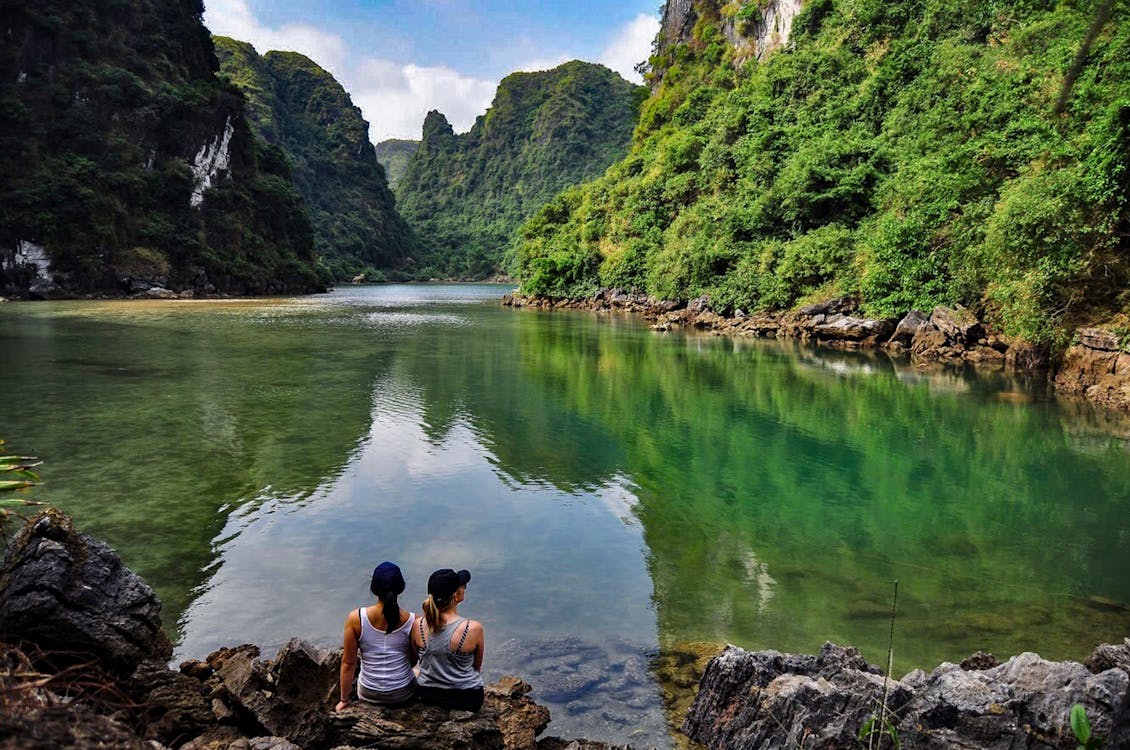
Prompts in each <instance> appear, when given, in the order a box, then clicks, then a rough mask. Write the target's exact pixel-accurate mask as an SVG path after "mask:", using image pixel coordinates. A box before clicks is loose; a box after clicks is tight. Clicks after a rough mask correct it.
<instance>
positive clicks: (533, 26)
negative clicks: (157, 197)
mask: <svg viewBox="0 0 1130 750" xmlns="http://www.w3.org/2000/svg"><path fill="white" fill-rule="evenodd" d="M205 3H206V11H205V15H204V22H205V23H206V24H207V25H208V27H209V28H210V29H211V30H212V31H213V33H217V34H226V35H228V36H233V37H236V38H238V39H242V40H244V41H249V42H251V43H252V44H254V45H255V47H256V49H258V50H259V51H260V52H266V51H268V50H272V49H289V50H296V51H298V52H302V53H304V54H306V55H307V56H309V57H310V58H312V59H313V60H314V61H315V62H317V63H318V64H320V65H321V66H322V67H324V68H326V69H327V70H329V71H330V72H331V73H333V74H334V76H335V77H336V78H337V79H338V80H339V81H341V82H342V84H343V85H344V86H345V87H346V89H347V90H349V92H350V94H351V95H352V97H353V100H354V103H356V104H357V105H358V106H360V107H361V109H362V111H363V112H364V113H365V118H366V119H367V120H369V122H370V123H371V126H370V135H371V136H372V139H373V141H374V142H377V141H380V140H383V139H385V138H390V137H396V138H418V137H419V134H420V126H421V125H422V124H423V119H424V114H425V113H426V112H427V111H428V110H430V109H438V110H440V111H441V112H443V113H444V114H446V115H447V116H448V119H449V120H451V122H452V124H453V125H454V126H455V128H456V130H459V131H463V130H466V129H467V128H469V127H470V126H471V124H472V123H473V122H474V118H475V117H476V116H477V115H479V114H482V113H483V112H484V111H485V110H486V108H487V107H488V106H489V105H490V100H491V98H492V97H493V94H494V89H495V87H496V86H497V85H498V81H499V80H500V79H501V78H502V77H503V76H505V75H506V74H508V73H511V72H513V71H515V70H544V69H546V68H550V67H553V66H554V65H557V64H559V63H562V62H565V61H566V60H571V59H582V60H589V61H592V62H600V63H603V64H605V65H607V66H608V67H610V68H612V69H613V70H616V71H618V72H619V73H620V74H621V75H624V76H625V77H629V78H632V79H633V80H637V81H638V78H637V77H636V76H635V74H634V73H633V72H632V66H633V64H634V63H636V62H639V61H641V60H643V59H644V58H645V57H647V54H648V51H649V49H650V44H651V40H652V38H654V36H655V33H656V31H657V30H658V25H659V21H658V17H659V11H658V8H659V2H657V0H623V1H622V2H612V0H596V1H593V2H564V1H561V2H535V1H534V0H509V1H507V2H503V1H502V0H480V1H479V2H472V1H471V0H415V1H414V2H410V1H409V0H339V1H338V2H332V3H327V2H317V0H286V1H285V2H267V1H265V0H205Z"/></svg>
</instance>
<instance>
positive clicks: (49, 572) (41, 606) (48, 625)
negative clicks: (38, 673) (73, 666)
mask: <svg viewBox="0 0 1130 750" xmlns="http://www.w3.org/2000/svg"><path fill="white" fill-rule="evenodd" d="M0 633H3V634H5V635H7V636H9V637H15V638H25V639H27V640H29V641H32V642H34V643H37V644H39V645H40V646H42V647H43V648H45V649H61V650H66V651H75V652H84V653H89V654H92V655H93V656H95V657H97V658H98V659H99V661H101V662H102V664H103V665H105V666H106V667H107V668H108V669H111V670H113V671H116V672H118V673H120V674H128V673H129V672H131V671H133V669H134V668H135V667H136V666H137V665H138V664H139V663H140V662H141V661H142V660H144V659H148V658H156V659H161V660H164V659H168V658H169V656H171V654H172V647H171V646H170V645H169V641H168V638H167V637H166V636H165V632H164V630H163V629H162V627H161V602H160V600H158V599H157V596H156V594H154V593H153V590H152V589H151V588H149V586H148V585H147V584H146V583H145V581H143V580H141V578H140V577H138V576H137V575H136V574H134V573H133V571H131V570H130V569H129V568H127V567H126V566H125V565H123V564H122V561H121V559H120V558H119V557H118V556H117V555H116V554H115V553H114V551H113V550H112V549H110V548H109V547H108V546H106V545H105V544H103V543H102V542H99V541H96V540H94V539H92V538H90V537H89V536H86V535H85V534H79V533H77V532H76V531H75V530H74V528H73V527H72V525H71V520H70V518H68V517H67V516H66V515H64V514H63V513H61V512H59V511H57V510H54V509H48V510H45V511H42V512H41V513H39V514H37V515H36V516H34V517H33V518H32V519H31V520H30V521H29V523H28V524H27V525H26V526H25V527H24V528H23V529H22V530H21V531H20V532H19V534H17V535H16V538H15V539H14V540H13V542H12V545H11V547H10V548H9V550H8V553H7V555H6V556H5V557H4V561H3V563H2V564H0Z"/></svg>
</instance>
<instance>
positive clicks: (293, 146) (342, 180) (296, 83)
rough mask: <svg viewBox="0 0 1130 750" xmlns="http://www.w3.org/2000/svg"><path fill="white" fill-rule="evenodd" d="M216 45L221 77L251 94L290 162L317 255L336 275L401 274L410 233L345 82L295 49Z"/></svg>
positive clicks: (265, 129) (269, 135) (263, 132)
mask: <svg viewBox="0 0 1130 750" xmlns="http://www.w3.org/2000/svg"><path fill="white" fill-rule="evenodd" d="M215 43H216V53H217V55H218V56H219V58H220V72H221V74H222V75H224V76H226V77H227V78H228V79H229V80H230V81H231V82H232V83H234V84H235V85H236V86H238V87H239V88H240V90H241V91H243V93H244V95H245V96H246V97H247V99H248V103H249V106H248V111H249V114H250V116H251V124H252V126H253V127H254V128H255V131H256V132H257V133H258V134H259V135H260V136H261V137H262V138H263V140H265V141H267V142H268V143H270V144H273V145H275V146H278V147H279V148H281V149H282V151H283V153H285V154H286V156H287V158H288V160H289V161H290V165H291V173H292V175H293V178H294V184H295V186H296V187H297V188H298V191H299V192H300V193H301V194H302V197H303V198H304V199H305V201H306V207H307V209H308V211H309V212H310V220H311V223H312V224H313V226H314V240H315V245H316V246H317V250H318V255H319V256H320V259H321V262H322V263H323V264H324V265H325V267H326V268H327V269H328V270H329V271H330V273H331V274H332V275H333V276H334V278H336V279H349V278H352V277H353V276H354V275H356V274H358V273H364V274H365V276H366V278H368V279H370V280H375V279H380V278H384V276H385V273H386V270H391V272H392V273H394V274H395V273H397V272H398V269H399V272H403V267H404V264H405V262H406V260H408V259H409V258H410V256H411V252H412V248H413V239H412V234H411V232H410V231H409V229H408V227H407V225H406V224H405V223H404V220H403V219H401V218H400V215H399V214H398V213H397V212H396V205H395V199H394V198H393V195H392V192H391V191H390V190H389V187H388V184H387V183H386V181H385V174H384V170H383V168H382V167H381V165H380V164H379V163H378V162H377V156H376V153H375V152H374V150H373V145H372V144H371V143H370V142H369V124H368V123H367V122H365V120H364V119H363V118H362V117H361V110H360V109H358V108H357V107H355V106H354V105H353V102H352V101H351V100H350V98H349V94H348V93H346V91H345V89H344V88H342V86H341V84H340V83H338V82H337V81H336V80H335V79H334V77H333V76H332V75H330V74H329V73H327V72H326V71H325V70H323V69H322V68H320V67H319V66H318V64H317V63H315V62H314V61H312V60H310V59H309V58H307V57H305V56H303V55H300V54H298V53H297V52H268V53H266V54H265V55H263V56H260V55H259V54H258V53H256V51H255V48H254V47H252V46H251V45H250V44H247V43H246V42H239V41H236V40H234V39H228V38H226V37H216V38H215ZM381 269H385V270H381Z"/></svg>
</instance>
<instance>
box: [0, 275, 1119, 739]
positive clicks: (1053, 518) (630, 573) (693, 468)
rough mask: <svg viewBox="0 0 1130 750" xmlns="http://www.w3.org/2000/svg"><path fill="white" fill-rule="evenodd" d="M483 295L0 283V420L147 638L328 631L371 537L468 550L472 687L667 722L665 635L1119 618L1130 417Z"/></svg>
mask: <svg viewBox="0 0 1130 750" xmlns="http://www.w3.org/2000/svg"><path fill="white" fill-rule="evenodd" d="M503 291H504V289H503V288H501V287H497V286H485V285H484V286H441V285H421V286H379V287H359V288H351V289H348V290H341V291H338V292H334V293H332V294H329V295H322V296H317V297H307V298H299V299H288V300H244V301H223V302H216V301H208V302H204V301H199V302H130V301H123V302H67V303H28V304H24V303H20V304H16V303H10V304H6V305H2V306H0V351H3V352H4V354H3V359H2V362H3V364H2V366H0V389H2V392H3V393H4V394H5V398H6V407H5V409H4V416H3V419H2V421H0V436H2V437H4V438H6V439H7V440H8V441H9V444H10V446H11V447H13V448H15V449H17V450H19V451H21V452H30V453H34V454H36V455H39V456H40V457H42V458H43V459H44V460H45V461H46V464H45V466H44V467H43V470H44V471H43V473H44V475H45V478H46V479H47V484H46V485H45V486H44V487H42V488H41V489H39V490H38V491H37V493H36V496H37V497H39V498H42V499H45V500H50V501H51V502H53V503H55V504H56V505H58V506H59V507H62V508H63V509H65V510H67V511H68V512H70V513H72V514H73V515H74V516H75V517H76V519H77V521H78V523H79V524H80V526H81V527H82V528H83V529H85V530H87V531H89V532H90V533H92V534H94V535H96V536H98V537H101V538H103V539H105V540H107V541H108V542H110V543H111V544H112V545H113V546H114V547H116V548H117V549H118V550H119V551H120V552H121V554H122V556H123V557H124V558H125V560H126V562H127V563H128V564H129V565H130V566H132V567H133V568H134V569H135V570H137V571H138V572H139V573H141V574H142V575H143V576H144V577H145V578H146V579H147V580H149V581H150V582H151V583H152V584H153V585H154V587H155V588H156V589H157V591H158V593H159V594H160V595H161V597H162V599H163V600H164V602H165V606H166V610H165V616H166V621H167V624H168V626H169V627H170V629H172V630H174V631H175V633H176V635H177V638H178V648H177V658H178V659H179V658H188V657H202V656H204V655H206V654H207V653H208V652H209V651H210V650H212V649H214V648H215V647H218V646H220V645H231V644H234V643H239V642H246V641H252V642H257V643H260V644H262V645H263V646H264V647H265V648H264V650H266V651H270V650H272V649H273V648H276V647H277V646H279V645H281V644H282V643H283V642H284V641H285V640H287V639H288V638H290V637H291V636H301V637H304V638H307V639H309V640H312V641H315V642H317V643H321V644H323V645H327V646H330V645H334V644H335V643H336V642H337V640H338V639H339V637H340V630H341V622H342V620H343V619H344V616H345V614H346V612H347V611H348V610H349V609H351V608H353V607H356V606H358V605H360V604H364V603H367V597H368V592H367V584H368V573H369V571H371V569H372V567H373V566H374V565H375V564H376V563H378V562H380V561H381V560H384V559H391V560H395V561H397V562H398V563H400V565H401V566H402V568H403V569H404V571H405V574H406V576H407V578H408V585H409V591H408V594H406V596H405V597H404V602H406V603H407V604H415V605H416V607H415V608H417V609H418V601H419V600H420V599H422V597H423V594H424V584H425V581H426V578H427V574H428V573H429V572H430V571H431V570H432V569H433V568H435V567H447V566H451V567H456V568H459V567H467V568H469V569H471V570H472V572H473V574H474V578H473V580H472V583H471V587H470V590H469V596H468V599H467V602H466V604H465V607H464V609H465V610H466V612H467V613H468V614H470V615H471V616H474V617H476V618H477V619H480V620H482V621H483V622H484V625H485V628H486V632H487V638H488V650H487V659H486V669H485V671H486V672H487V677H488V678H493V677H497V676H499V675H501V674H503V673H517V674H520V675H523V676H526V677H527V678H530V679H531V680H532V681H533V682H534V684H535V686H536V689H537V692H536V693H535V697H536V698H538V699H539V700H542V701H543V702H545V703H547V704H548V705H549V706H550V708H551V710H552V711H553V715H554V719H553V724H552V725H551V729H550V731H551V732H552V733H556V734H562V735H572V736H577V735H584V736H589V737H592V738H595V739H604V740H609V741H631V742H634V743H636V744H643V745H646V744H658V745H666V744H668V743H669V742H670V739H669V736H668V734H667V729H666V728H665V722H666V721H667V720H668V718H669V717H668V715H667V714H666V713H665V707H664V702H663V699H662V693H661V685H660V684H659V682H658V679H657V672H656V670H655V668H654V664H655V660H656V657H657V656H659V655H660V654H663V653H667V652H670V651H672V650H674V649H678V648H680V647H681V646H682V645H683V644H686V643H688V642H695V641H706V642H712V643H723V642H726V641H729V642H733V643H737V644H740V645H743V646H746V647H750V648H777V649H781V650H804V651H813V650H815V649H817V648H818V647H819V646H820V644H821V643H823V642H824V641H825V640H829V639H830V640H834V641H838V642H841V643H852V644H855V645H857V646H860V647H861V648H862V649H863V651H864V653H865V655H867V656H868V657H869V658H870V659H871V660H872V661H874V662H876V663H880V662H882V661H883V660H884V659H885V651H886V638H887V629H888V621H887V618H888V612H889V606H890V594H891V587H892V584H891V582H892V581H893V580H894V579H896V578H897V579H898V580H899V582H900V583H899V614H898V620H897V624H896V632H895V655H896V659H895V661H896V672H902V671H906V670H908V669H910V668H912V667H916V666H921V667H926V668H929V667H932V666H933V665H934V664H936V663H937V662H939V661H941V660H956V659H960V658H961V657H963V656H965V655H967V654H968V653H970V652H972V651H974V650H976V649H985V650H989V651H993V652H995V653H997V654H998V655H1000V656H1007V655H1010V654H1013V653H1017V652H1019V651H1022V650H1038V651H1040V652H1041V653H1042V654H1043V655H1045V656H1048V657H1052V658H1069V657H1070V658H1081V657H1083V656H1085V655H1086V654H1087V653H1089V651H1090V649H1091V647H1093V646H1094V645H1095V644H1097V643H1099V642H1101V641H1104V640H1107V641H1109V640H1113V639H1116V638H1121V637H1123V636H1126V635H1130V451H1128V448H1130V441H1128V437H1130V424H1128V423H1127V422H1126V420H1124V419H1122V418H1118V417H1116V416H1113V415H1110V414H1105V413H1103V412H1100V411H1096V410H1094V409H1092V408H1090V407H1087V406H1083V405H1077V404H1063V403H1057V402H1055V401H1052V400H1051V399H1050V398H1049V397H1048V396H1047V394H1046V392H1045V391H1044V390H1043V389H1042V388H1040V387H1037V386H1034V385H1032V384H1030V383H1026V382H1023V381H1018V380H1014V379H1009V378H1005V377H1003V376H999V377H995V378H993V377H989V378H986V377H982V378H973V377H969V376H966V375H964V374H955V373H952V372H950V373H946V372H935V373H929V372H920V371H916V370H913V369H909V368H905V367H897V366H895V365H893V364H892V363H891V362H890V361H888V360H887V359H886V358H884V357H879V356H869V355H860V354H855V355H849V354H843V353H834V352H822V351H817V350H814V349H811V348H808V347H805V346H802V345H799V344H795V343H781V342H774V341H745V340H741V341H734V340H728V339H721V338H713V337H707V336H701V335H694V334H665V335H660V334H654V333H652V332H650V331H648V330H647V328H646V327H645V326H643V324H642V323H641V322H639V321H637V320H634V319H631V318H626V317H618V316H596V315H591V314H587V313H575V312H557V313H535V312H529V311H514V310H510V309H505V308H501V307H500V306H499V304H498V298H499V296H500V295H501V293H502V292H503Z"/></svg>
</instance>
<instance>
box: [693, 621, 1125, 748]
mask: <svg viewBox="0 0 1130 750" xmlns="http://www.w3.org/2000/svg"><path fill="white" fill-rule="evenodd" d="M968 661H969V664H970V666H974V665H980V664H984V665H989V664H994V663H995V659H993V658H992V657H990V656H987V655H984V654H980V655H978V658H977V659H973V658H972V657H971V659H970V660H968ZM1088 664H1089V665H1090V670H1088V668H1087V667H1085V666H1084V665H1083V664H1079V663H1077V662H1051V661H1047V660H1044V659H1041V658H1040V657H1039V656H1038V655H1036V654H1032V653H1024V654H1020V655H1019V656H1015V657H1013V658H1012V659H1009V660H1008V661H1007V662H1005V663H1003V664H1000V665H998V666H992V667H989V668H986V669H983V670H977V669H964V668H962V667H961V666H958V665H956V664H942V665H941V666H939V667H938V668H937V669H935V670H934V671H933V672H932V673H931V674H929V675H926V674H925V673H924V672H922V671H921V670H916V671H914V672H911V673H910V674H909V675H907V676H906V677H904V678H903V679H902V680H899V681H894V680H891V681H889V682H888V683H887V688H886V699H887V714H886V715H887V716H889V717H890V718H889V719H888V721H889V722H890V725H891V726H893V727H895V729H896V730H897V732H898V736H899V742H900V745H901V747H903V748H949V747H968V748H974V747H976V748H1001V749H1002V750H1003V749H1004V748H1045V747H1074V746H1075V742H1074V736H1073V734H1072V731H1071V727H1070V720H1069V715H1070V711H1071V707H1072V706H1073V705H1074V704H1075V703H1080V704H1082V705H1083V707H1084V708H1085V709H1086V711H1087V716H1088V718H1089V720H1090V723H1091V727H1092V731H1093V734H1094V735H1095V736H1096V737H1101V738H1103V739H1104V740H1105V744H1106V746H1108V747H1124V746H1125V745H1126V743H1127V742H1130V673H1128V672H1127V671H1126V665H1127V664H1130V639H1128V640H1126V641H1124V642H1123V643H1122V644H1121V645H1104V646H1100V647H1099V648H1098V649H1096V651H1095V653H1094V654H1093V655H1092V656H1091V658H1090V659H1088ZM883 683H884V680H883V677H882V676H881V674H880V673H879V670H878V669H877V668H876V667H874V666H871V665H869V664H867V663H866V662H865V661H864V660H863V659H862V657H860V655H859V654H858V652H856V651H855V650H854V649H845V648H841V647H838V646H834V645H832V644H830V643H829V644H825V646H824V648H823V649H821V651H820V654H819V655H817V656H815V657H813V656H805V655H794V654H781V653H778V652H776V651H758V652H747V651H744V650H742V649H739V648H736V647H734V646H730V647H729V648H727V649H726V650H725V651H724V652H723V653H722V654H720V655H719V656H717V657H715V658H714V659H713V660H712V661H711V662H710V664H709V665H708V666H707V669H706V673H705V674H704V675H703V678H702V682H701V683H700V687H699V693H698V696H697V697H696V698H695V702H694V704H693V705H692V707H691V710H690V712H689V713H688V714H687V718H686V721H685V722H684V724H683V732H684V733H685V734H687V736H689V737H690V738H691V739H693V740H696V741H698V742H702V743H704V744H706V745H707V746H709V747H712V748H721V747H726V748H745V747H749V748H754V747H756V748H778V747H797V746H800V747H851V746H854V745H855V743H856V741H857V740H856V738H857V736H858V734H859V731H860V729H861V728H862V727H863V726H864V725H865V724H866V723H867V722H868V721H869V720H870V719H871V717H872V716H874V715H875V714H876V713H877V710H878V707H879V706H880V705H881V704H882V699H883V692H884V687H883Z"/></svg>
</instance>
